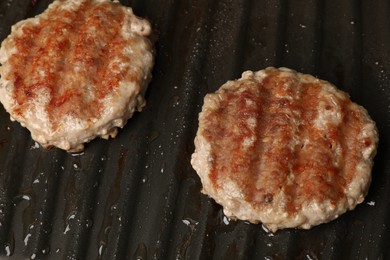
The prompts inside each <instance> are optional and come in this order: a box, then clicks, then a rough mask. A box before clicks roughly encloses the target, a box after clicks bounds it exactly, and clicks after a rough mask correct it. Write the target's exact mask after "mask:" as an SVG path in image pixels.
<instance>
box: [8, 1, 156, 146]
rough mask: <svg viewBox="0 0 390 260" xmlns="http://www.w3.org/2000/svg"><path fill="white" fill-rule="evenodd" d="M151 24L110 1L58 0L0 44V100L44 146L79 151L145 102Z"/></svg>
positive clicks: (110, 132) (150, 58) (150, 61)
mask: <svg viewBox="0 0 390 260" xmlns="http://www.w3.org/2000/svg"><path fill="white" fill-rule="evenodd" d="M150 34H151V26H150V23H149V22H148V21H146V20H143V19H140V18H138V17H136V16H135V15H134V14H133V12H132V9H131V8H129V7H124V6H122V5H121V4H120V3H119V2H118V1H110V0H73V1H67V0H56V1H54V2H53V3H52V4H51V5H50V6H49V7H48V9H47V10H46V11H45V12H43V13H42V14H40V15H38V16H36V17H34V18H30V19H27V20H24V21H21V22H19V23H17V24H16V25H14V26H13V27H12V32H11V34H10V35H9V36H8V37H7V38H6V39H5V40H4V42H3V43H2V46H1V49H0V63H1V64H2V67H1V68H0V73H1V79H0V101H1V103H3V105H4V107H5V109H6V110H7V111H8V112H9V113H10V115H11V120H17V121H19V122H20V123H21V124H22V125H23V126H25V127H27V128H28V129H29V130H30V132H31V135H32V138H33V139H34V140H36V141H37V142H39V143H41V145H42V146H44V147H50V146H57V147H59V148H61V149H64V150H67V151H70V152H77V151H81V150H83V148H84V145H83V144H84V143H85V142H88V141H90V140H91V139H93V138H95V137H97V136H100V137H103V138H108V137H109V136H111V137H115V136H116V134H117V127H123V126H124V125H125V124H126V122H127V120H128V119H129V118H130V117H131V116H132V115H133V113H134V111H135V110H138V111H140V110H142V108H143V107H144V105H145V100H144V94H145V91H146V88H147V85H148V83H149V81H150V79H151V69H152V66H153V47H152V43H151V41H150V40H149V39H148V36H149V35H150Z"/></svg>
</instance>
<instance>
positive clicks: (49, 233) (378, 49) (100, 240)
mask: <svg viewBox="0 0 390 260" xmlns="http://www.w3.org/2000/svg"><path fill="white" fill-rule="evenodd" d="M50 2H51V1H49V0H2V1H1V2H0V40H3V39H4V38H5V37H6V36H7V35H8V34H9V33H10V30H11V26H12V25H13V24H14V23H16V22H17V21H19V20H22V19H25V18H28V17H33V16H35V15H37V14H39V13H41V12H42V11H43V10H45V9H46V8H47V6H48V5H49V4H50ZM121 2H122V4H124V5H127V6H132V7H133V9H134V12H135V14H137V15H138V16H142V17H147V18H148V19H150V20H151V21H152V24H153V27H154V29H155V30H156V32H157V33H158V35H159V39H158V41H157V43H156V49H157V55H156V64H155V67H154V71H153V80H152V82H151V84H150V86H149V89H148V92H147V94H146V98H147V102H148V104H147V106H146V107H145V109H144V111H143V112H142V113H136V114H135V116H134V117H133V118H132V119H131V120H130V121H129V122H128V123H127V125H126V126H125V127H124V128H123V129H122V130H120V132H119V134H118V137H117V138H116V139H113V140H109V141H106V140H94V141H92V142H91V143H89V144H88V145H87V146H86V149H85V151H84V152H83V153H81V154H68V153H66V152H64V151H61V150H59V149H52V150H44V149H42V148H40V147H39V146H38V145H37V144H36V143H35V142H34V141H33V140H32V139H31V137H30V134H29V132H28V131H27V130H26V129H24V128H22V127H21V126H20V125H19V124H18V123H14V122H11V121H10V120H9V115H8V114H7V113H6V112H5V110H4V109H3V108H2V107H1V108H0V256H1V258H3V257H4V258H6V257H8V258H10V259H387V258H389V257H390V254H389V253H390V250H389V241H390V235H389V230H388V229H389V225H390V216H389V214H390V213H389V210H390V204H389V199H388V198H389V197H390V183H389V181H390V176H389V175H390V154H389V153H390V152H389V149H388V142H389V137H390V136H389V133H390V84H389V82H390V80H389V73H390V30H389V24H390V2H389V1H386V0H378V1H353V0H341V1H324V0H322V1H320V0H298V1H292V0H290V1H287V0H274V1H271V0H259V1H254V0H237V1H233V0H218V1H217V0H216V1H210V0H199V1H190V0H181V1H179V0H171V1H168V0H161V1H152V0H134V1H125V0H123V1H121ZM267 66H276V67H280V66H285V67H290V68H292V69H295V70H298V71H301V72H304V73H310V74H313V75H315V76H317V77H319V78H322V79H325V80H328V81H330V82H332V83H334V84H335V85H336V86H338V87H339V88H340V89H342V90H344V91H347V92H348V93H349V94H350V96H351V99H352V100H353V101H355V102H357V103H359V104H361V105H363V106H364V107H365V108H366V109H367V110H368V111H369V113H370V115H371V116H372V118H373V119H374V120H375V121H376V122H377V126H378V129H379V134H380V143H379V149H378V154H377V156H376V157H375V164H374V169H373V179H372V185H371V187H370V190H369V193H368V195H367V197H366V200H365V201H364V202H363V203H362V204H360V205H358V206H357V208H356V209H355V210H353V211H351V212H348V213H346V214H344V215H342V216H341V217H340V218H338V219H337V220H335V221H332V222H330V223H328V224H322V225H320V226H317V227H314V228H313V229H311V230H308V231H305V230H295V229H287V230H281V231H278V232H277V233H275V234H272V233H267V232H266V231H265V230H264V229H263V228H262V226H261V225H253V224H248V223H246V222H243V221H231V220H229V219H227V218H226V217H225V216H224V215H223V213H222V208H221V207H220V206H218V205H217V204H216V203H215V202H214V201H213V200H212V199H210V198H208V197H207V196H205V195H202V194H201V193H200V189H201V184H200V180H199V178H198V177H197V175H196V173H195V172H194V170H193V169H192V168H191V165H190V156H191V153H192V152H193V150H194V145H193V138H194V136H195V134H196V129H197V124H198V119H197V117H198V113H199V112H200V109H201V105H202V103H203V97H204V95H205V94H206V93H209V92H213V91H215V90H216V89H218V88H219V86H220V85H221V84H223V83H224V82H226V81H227V80H229V79H235V78H239V77H240V75H241V73H242V72H243V71H244V70H249V69H250V70H259V69H263V68H265V67H267Z"/></svg>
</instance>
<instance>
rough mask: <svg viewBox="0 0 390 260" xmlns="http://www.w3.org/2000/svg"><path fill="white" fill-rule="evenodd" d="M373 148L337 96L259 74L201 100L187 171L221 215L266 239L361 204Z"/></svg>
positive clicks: (353, 112) (292, 77) (358, 114)
mask: <svg viewBox="0 0 390 260" xmlns="http://www.w3.org/2000/svg"><path fill="white" fill-rule="evenodd" d="M377 142H378V135H377V130H376V126H375V123H374V122H373V121H372V120H371V118H370V117H369V115H368V113H367V111H366V110H365V109H364V108H363V107H361V106H359V105H357V104H355V103H353V102H352V101H351V100H350V99H349V97H348V95H347V94H346V93H344V92H342V91H341V90H338V89H337V88H336V87H334V86H333V85H331V84H330V83H329V82H326V81H323V80H319V79H317V78H314V77H313V76H310V75H305V74H301V73H298V72H296V71H293V70H290V69H287V68H280V69H276V68H267V69H265V70H261V71H258V72H251V71H247V72H244V73H243V75H242V78H241V79H238V80H236V81H229V82H227V83H226V84H224V85H223V86H222V87H221V88H220V89H219V90H218V91H217V92H216V93H213V94H208V95H206V97H205V99H204V105H203V108H202V112H201V113H200V115H199V129H198V132H197V136H196V138H195V152H194V154H193V155H192V160H191V163H192V166H193V168H194V169H195V170H196V172H197V173H198V175H199V176H200V179H201V182H202V184H203V190H202V192H203V193H205V194H208V195H209V196H211V197H212V198H214V199H215V201H216V202H217V203H219V204H221V205H222V206H223V209H224V213H225V214H226V215H227V216H228V217H231V218H233V219H235V218H238V219H241V220H247V221H249V222H252V223H259V222H262V223H263V224H264V226H265V227H267V228H268V229H269V230H271V231H272V232H275V231H276V230H278V229H282V228H304V229H309V228H310V227H312V226H314V225H318V224H321V223H325V222H328V221H330V220H333V219H335V218H337V217H338V216H339V215H340V214H342V213H344V212H345V211H347V210H351V209H353V208H354V207H355V206H356V205H357V204H358V203H361V202H362V201H363V199H364V196H365V195H366V193H367V191H368V188H369V184H370V181H371V169H372V165H373V157H374V156H375V153H376V146H377Z"/></svg>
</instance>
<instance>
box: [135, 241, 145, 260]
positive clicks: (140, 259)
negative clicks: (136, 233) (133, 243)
mask: <svg viewBox="0 0 390 260" xmlns="http://www.w3.org/2000/svg"><path fill="white" fill-rule="evenodd" d="M147 256H148V254H147V248H146V245H145V244H144V243H140V244H138V247H137V249H136V250H135V252H134V255H133V259H136V260H146V259H147Z"/></svg>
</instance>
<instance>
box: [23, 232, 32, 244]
mask: <svg viewBox="0 0 390 260" xmlns="http://www.w3.org/2000/svg"><path fill="white" fill-rule="evenodd" d="M30 237H31V234H30V233H28V234H27V235H26V237H25V238H24V240H23V241H24V245H25V246H27V244H28V240H29V239H30Z"/></svg>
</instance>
